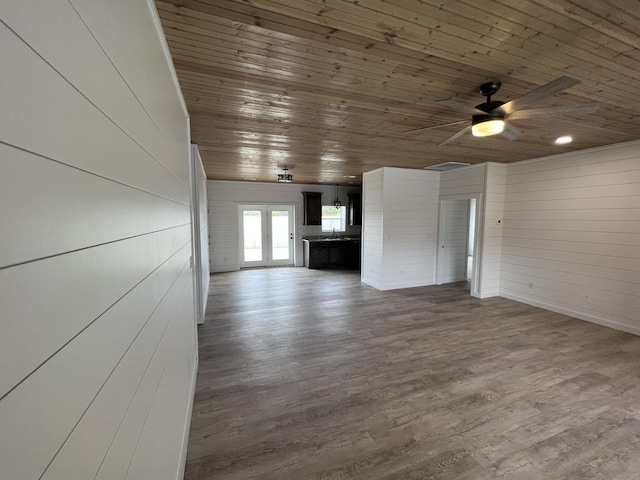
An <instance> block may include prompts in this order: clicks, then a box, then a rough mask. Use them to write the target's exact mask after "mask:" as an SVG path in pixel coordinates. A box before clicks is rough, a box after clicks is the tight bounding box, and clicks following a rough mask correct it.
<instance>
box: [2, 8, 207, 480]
mask: <svg viewBox="0 0 640 480" xmlns="http://www.w3.org/2000/svg"><path fill="white" fill-rule="evenodd" d="M0 18H1V19H2V23H1V24H0V43H1V44H2V48H1V49H0V61H1V62H2V65H3V72H4V73H3V80H2V88H0V103H1V104H2V106H3V107H2V109H1V110H0V168H1V171H2V175H1V176H0V218H1V220H2V221H1V222H0V225H1V227H0V228H1V229H2V235H1V237H0V238H1V247H2V248H0V306H1V307H0V308H1V311H0V313H1V315H0V366H1V367H0V478H3V479H5V478H6V479H32V478H34V479H35V478H43V479H71V478H74V479H75V478H77V479H85V478H101V479H110V480H113V479H119V478H125V476H126V477H127V478H154V479H165V478H166V479H176V478H181V472H182V469H183V461H184V453H185V440H186V438H187V437H186V434H187V430H188V422H189V419H190V405H191V401H192V388H193V384H194V378H195V376H194V374H195V368H196V344H195V324H194V320H195V319H194V312H193V291H192V288H193V287H192V274H191V271H190V268H189V257H190V255H191V247H190V240H191V233H190V228H191V227H190V207H189V205H190V201H189V167H188V152H189V150H188V149H189V136H188V127H187V125H188V122H187V118H186V110H185V109H184V105H183V102H182V98H181V95H180V93H179V91H178V88H177V83H176V82H175V77H174V74H173V71H172V68H171V66H170V64H169V62H168V57H167V56H166V47H165V45H164V44H163V42H162V40H161V38H162V36H161V28H160V26H159V22H158V19H157V15H156V13H155V11H154V10H152V7H151V4H149V3H147V2H145V1H134V2H131V1H125V0H114V1H109V2H97V1H92V0H71V1H67V0H51V1H49V2H38V1H35V0H24V1H20V2H12V1H8V0H1V1H0ZM142 60H144V61H142Z"/></svg>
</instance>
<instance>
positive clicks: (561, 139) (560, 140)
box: [555, 135, 573, 145]
mask: <svg viewBox="0 0 640 480" xmlns="http://www.w3.org/2000/svg"><path fill="white" fill-rule="evenodd" d="M571 142H573V138H571V137H570V136H569V135H565V136H563V137H558V138H556V141H555V143H556V145H564V144H565V143H571Z"/></svg>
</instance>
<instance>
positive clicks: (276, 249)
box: [271, 210, 291, 260]
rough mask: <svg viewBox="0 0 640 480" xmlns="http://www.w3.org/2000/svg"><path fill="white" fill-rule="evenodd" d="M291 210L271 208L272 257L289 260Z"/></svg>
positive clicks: (273, 258)
mask: <svg viewBox="0 0 640 480" xmlns="http://www.w3.org/2000/svg"><path fill="white" fill-rule="evenodd" d="M289 219H290V216H289V210H271V259H272V260H289V257H290V256H291V254H290V245H289V243H290V238H289V237H290V234H291V229H290V228H289V223H290V222H289Z"/></svg>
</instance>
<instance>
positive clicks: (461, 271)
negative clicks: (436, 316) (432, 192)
mask: <svg viewBox="0 0 640 480" xmlns="http://www.w3.org/2000/svg"><path fill="white" fill-rule="evenodd" d="M439 238H440V245H439V252H438V285H440V284H442V283H451V282H461V281H464V280H467V258H468V255H467V252H468V248H467V242H468V240H469V200H467V199H465V200H441V201H440V234H439Z"/></svg>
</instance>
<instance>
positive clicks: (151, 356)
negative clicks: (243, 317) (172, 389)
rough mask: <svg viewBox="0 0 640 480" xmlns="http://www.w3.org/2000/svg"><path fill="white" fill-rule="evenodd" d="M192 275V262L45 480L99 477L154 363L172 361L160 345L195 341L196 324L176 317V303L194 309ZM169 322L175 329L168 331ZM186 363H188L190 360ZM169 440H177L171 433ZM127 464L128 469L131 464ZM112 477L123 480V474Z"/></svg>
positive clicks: (90, 407) (79, 423)
mask: <svg viewBox="0 0 640 480" xmlns="http://www.w3.org/2000/svg"><path fill="white" fill-rule="evenodd" d="M187 250H188V249H187ZM187 255H188V252H187ZM184 257H185V255H184V254H183V255H180V256H179V257H177V258H176V263H175V266H174V267H173V270H174V271H175V270H176V268H175V267H179V265H180V262H183V261H184ZM189 277H190V272H189V269H188V262H187V263H185V264H184V265H183V268H182V272H181V273H180V275H179V277H178V278H177V279H176V281H175V283H174V284H173V285H172V287H171V289H170V290H169V291H168V293H167V295H166V296H165V298H163V299H162V301H161V302H160V303H159V304H158V308H157V309H156V311H154V312H153V314H152V315H151V317H150V318H149V320H148V322H147V324H146V326H145V328H144V329H143V330H141V331H140V334H139V335H137V336H136V337H135V339H134V340H133V342H132V343H131V345H130V346H129V348H127V350H126V353H125V354H124V355H123V357H122V360H121V361H120V362H119V363H118V364H117V366H116V368H115V369H114V370H113V372H112V373H111V374H110V375H109V377H108V379H107V381H106V382H105V383H104V385H103V386H102V387H101V388H100V391H99V393H98V395H96V397H95V399H94V400H93V401H92V402H91V405H90V406H89V408H88V409H87V411H86V412H85V413H84V414H83V415H82V417H81V418H80V420H79V421H78V423H77V425H76V426H75V428H74V429H73V431H72V432H71V434H70V435H69V437H68V438H67V440H66V441H65V443H64V445H63V446H62V448H61V450H60V452H58V454H57V455H56V457H55V459H54V461H53V462H52V463H51V465H49V467H48V468H47V470H46V471H45V474H44V476H43V479H60V480H66V479H67V478H68V472H69V471H74V472H75V473H76V475H77V478H94V477H95V476H96V474H97V473H98V470H99V469H100V468H101V464H102V462H103V460H104V458H105V457H106V456H107V453H108V451H109V448H110V446H111V445H112V442H113V440H114V438H115V436H116V434H117V432H118V430H119V427H120V426H121V424H122V421H123V419H124V417H125V415H126V414H127V411H128V409H129V406H130V405H129V404H130V401H131V399H132V398H133V397H134V396H135V393H136V392H137V391H138V390H139V388H140V384H141V382H142V381H143V378H144V376H145V374H146V373H147V371H148V370H149V368H152V367H151V364H152V362H153V361H154V360H156V361H157V360H158V358H163V360H164V362H167V360H168V358H169V356H167V355H158V349H159V348H160V347H159V345H160V344H161V343H162V344H167V343H168V342H169V343H170V342H171V341H174V340H175V337H176V336H177V335H182V333H184V332H186V333H187V334H189V335H190V336H191V337H192V339H193V332H192V329H193V328H194V327H193V324H191V326H189V325H181V324H180V320H179V317H177V316H175V315H174V312H173V309H172V308H171V305H173V304H175V303H178V304H181V305H182V308H185V309H186V310H187V311H188V310H189V308H190V305H189V304H188V300H189V296H188V295H186V294H185V288H187V287H188V285H189V283H190V278H189ZM170 323H171V324H172V325H171V328H169V326H170ZM191 348H193V347H191ZM190 360H193V359H190ZM185 365H188V363H187V362H185ZM191 368H193V364H192V365H191ZM187 378H188V377H187ZM176 390H177V391H181V393H182V394H184V395H188V394H189V393H190V391H189V388H188V386H187V387H186V388H185V389H183V390H180V389H176ZM123 392H126V395H123ZM96 431H101V432H102V433H103V434H102V435H99V436H97V435H95V432H96ZM139 433H140V432H139ZM168 437H169V438H171V437H174V436H173V435H168ZM174 438H175V437H174ZM130 452H131V454H133V452H134V450H133V449H131V450H130ZM124 466H128V462H126V463H125V464H124ZM111 478H124V475H122V476H120V477H111ZM133 478H135V477H133ZM156 478H159V477H156Z"/></svg>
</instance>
